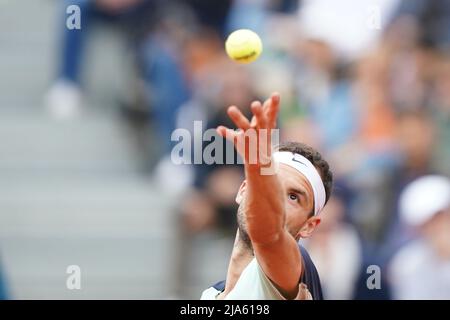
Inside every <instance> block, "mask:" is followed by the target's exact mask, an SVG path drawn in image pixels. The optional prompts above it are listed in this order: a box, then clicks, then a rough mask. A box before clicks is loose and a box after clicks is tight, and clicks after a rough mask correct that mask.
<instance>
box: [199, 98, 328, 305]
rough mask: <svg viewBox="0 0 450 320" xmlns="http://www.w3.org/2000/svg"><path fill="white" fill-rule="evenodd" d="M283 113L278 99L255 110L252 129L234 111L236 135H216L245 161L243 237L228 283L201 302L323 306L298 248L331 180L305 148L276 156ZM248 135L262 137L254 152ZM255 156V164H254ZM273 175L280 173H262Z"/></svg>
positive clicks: (284, 149) (226, 131)
mask: <svg viewBox="0 0 450 320" xmlns="http://www.w3.org/2000/svg"><path fill="white" fill-rule="evenodd" d="M279 105H280V97H279V95H278V94H277V93H274V94H272V96H271V97H270V98H269V99H268V100H266V101H265V102H264V105H261V103H260V102H259V101H255V102H253V103H252V104H251V111H252V113H253V117H252V119H251V121H249V119H247V118H246V117H245V116H244V115H243V114H242V113H241V111H240V110H239V109H238V108H237V107H235V106H231V107H229V109H228V115H229V117H230V118H231V120H232V121H233V122H234V124H235V125H236V126H237V127H238V129H239V130H237V131H235V130H232V129H230V128H226V127H223V126H219V127H218V128H217V131H218V133H219V134H220V135H221V136H223V137H225V138H226V139H228V140H230V141H232V142H233V143H234V145H235V148H236V150H237V152H238V153H239V154H240V155H241V156H242V158H243V159H244V169H245V180H244V181H243V183H242V184H241V187H240V189H239V191H238V194H237V196H236V201H237V203H238V204H239V208H238V212H237V221H238V232H237V235H236V240H235V244H234V248H233V251H232V253H231V258H230V262H229V267H228V274H227V278H226V280H225V281H222V282H220V283H218V284H216V285H214V286H213V287H210V288H209V289H207V290H205V291H204V292H203V294H202V296H201V299H257V300H259V299H261V300H265V299H275V300H282V299H322V291H321V287H320V280H319V277H318V274H317V271H316V269H315V267H314V264H313V263H312V261H311V259H310V258H309V256H308V254H307V252H306V251H305V249H304V248H302V247H300V246H299V245H298V241H299V239H300V238H307V237H309V236H310V235H311V233H312V232H313V231H314V229H315V228H316V227H317V225H318V224H319V223H320V219H321V218H320V215H319V213H320V211H321V210H322V208H323V207H324V206H325V203H326V202H327V200H328V198H329V196H330V190H331V186H332V174H331V172H330V170H329V166H328V163H327V162H326V161H325V160H323V159H322V157H321V155H320V154H319V153H318V152H317V151H315V150H314V149H312V148H311V147H308V146H306V145H304V144H302V143H296V142H290V143H285V144H281V145H280V146H278V148H276V150H272V146H271V141H270V134H271V130H273V129H275V128H276V118H277V115H278V111H279ZM264 129H265V130H264ZM251 130H254V131H256V132H257V133H261V132H262V133H263V134H262V135H257V136H258V143H257V144H256V146H255V145H254V143H253V145H252V143H251V142H250V141H249V139H246V138H245V137H246V133H248V132H249V131H251ZM266 133H267V136H266V137H265V138H261V136H264V134H266ZM255 148H257V149H258V150H256V151H255ZM244 151H245V152H244ZM252 152H256V154H257V159H256V161H255V160H253V161H251V160H252V159H251V153H252ZM268 168H275V170H272V171H267V170H266V172H264V170H265V169H268ZM267 172H271V173H270V174H268V173H267Z"/></svg>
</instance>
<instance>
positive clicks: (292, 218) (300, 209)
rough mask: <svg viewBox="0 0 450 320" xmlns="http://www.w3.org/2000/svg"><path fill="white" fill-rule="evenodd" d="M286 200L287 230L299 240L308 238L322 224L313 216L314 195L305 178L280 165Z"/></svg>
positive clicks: (280, 176)
mask: <svg viewBox="0 0 450 320" xmlns="http://www.w3.org/2000/svg"><path fill="white" fill-rule="evenodd" d="M278 178H279V179H280V182H281V185H282V188H283V192H284V199H285V213H286V228H287V229H288V231H289V232H290V233H291V234H292V236H294V237H295V238H297V240H298V239H299V238H300V237H302V238H306V237H308V236H309V235H310V233H311V232H312V231H313V230H314V228H315V227H316V226H317V224H318V223H319V222H320V218H318V217H315V216H312V217H310V215H311V212H313V209H314V193H313V190H312V187H311V185H310V183H309V182H308V180H306V178H305V176H304V175H302V174H301V173H300V172H298V171H297V170H295V169H294V168H292V167H290V166H288V165H286V164H280V167H279V171H278Z"/></svg>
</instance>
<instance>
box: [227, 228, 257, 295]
mask: <svg viewBox="0 0 450 320" xmlns="http://www.w3.org/2000/svg"><path fill="white" fill-rule="evenodd" d="M253 258H254V255H253V251H252V249H251V248H249V247H248V246H247V245H246V244H245V243H244V242H243V241H242V240H240V239H239V233H238V234H237V235H236V240H235V242H234V247H233V251H232V252H231V257H230V263H229V265H228V272H227V281H226V283H225V290H224V291H223V292H222V293H221V294H220V296H219V299H223V298H225V297H226V295H227V294H228V293H229V292H230V291H231V290H232V289H233V288H234V286H235V285H236V282H237V281H238V279H239V277H240V276H241V274H242V271H243V270H244V269H245V268H246V267H247V266H248V264H249V263H250V261H251V260H252V259H253Z"/></svg>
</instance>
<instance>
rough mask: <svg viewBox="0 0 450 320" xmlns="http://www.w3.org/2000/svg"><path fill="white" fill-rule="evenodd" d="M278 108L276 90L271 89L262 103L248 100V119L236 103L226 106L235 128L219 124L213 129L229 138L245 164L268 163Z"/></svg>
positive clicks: (278, 102)
mask: <svg viewBox="0 0 450 320" xmlns="http://www.w3.org/2000/svg"><path fill="white" fill-rule="evenodd" d="M279 109H280V95H279V94H278V93H276V92H275V93H272V95H271V97H270V98H269V99H267V100H266V101H265V102H264V104H261V102H260V101H253V102H252V104H251V111H252V113H253V117H252V119H251V121H250V120H249V119H247V117H245V116H244V115H243V114H242V112H241V111H240V110H239V109H238V108H237V107H236V106H230V107H229V108H228V110H227V113H228V116H229V117H230V119H231V120H232V121H233V123H234V124H235V125H236V127H237V128H238V130H233V129H230V128H227V127H225V126H219V127H218V128H217V132H218V133H219V134H220V135H221V136H222V137H224V138H226V139H227V140H229V141H231V142H233V144H234V146H235V148H236V150H237V152H238V153H239V155H240V156H241V157H242V158H243V159H244V163H245V164H246V165H256V166H266V165H269V164H270V159H271V153H272V133H273V131H272V130H276V123H277V116H278V112H279Z"/></svg>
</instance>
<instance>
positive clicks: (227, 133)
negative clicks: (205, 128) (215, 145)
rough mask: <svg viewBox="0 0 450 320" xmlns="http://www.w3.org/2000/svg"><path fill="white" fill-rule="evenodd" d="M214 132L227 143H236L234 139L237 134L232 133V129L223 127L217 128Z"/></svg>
mask: <svg viewBox="0 0 450 320" xmlns="http://www.w3.org/2000/svg"><path fill="white" fill-rule="evenodd" d="M216 131H217V133H218V134H219V135H221V136H222V137H223V138H225V139H227V140H228V141H231V142H233V143H234V142H235V141H236V139H237V137H238V132H236V131H234V130H233V129H230V128H227V127H224V126H218V127H217V129H216Z"/></svg>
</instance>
